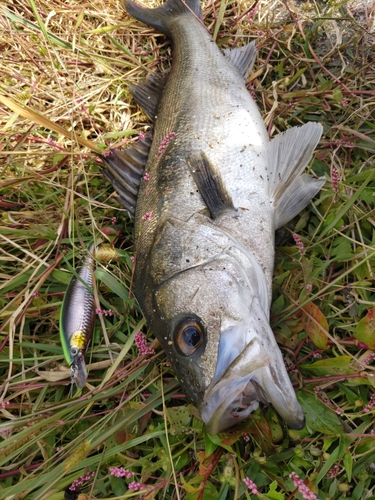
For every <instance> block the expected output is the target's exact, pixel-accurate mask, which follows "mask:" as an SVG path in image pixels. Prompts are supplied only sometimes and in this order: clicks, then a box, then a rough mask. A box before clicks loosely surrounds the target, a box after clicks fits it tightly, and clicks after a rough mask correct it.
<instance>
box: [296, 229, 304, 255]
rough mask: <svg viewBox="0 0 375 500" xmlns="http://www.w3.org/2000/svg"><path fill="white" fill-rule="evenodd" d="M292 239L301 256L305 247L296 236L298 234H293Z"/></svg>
mask: <svg viewBox="0 0 375 500" xmlns="http://www.w3.org/2000/svg"><path fill="white" fill-rule="evenodd" d="M293 239H294V241H295V243H296V245H297V248H298V250H299V252H300V254H303V250H304V248H305V246H304V244H303V243H302V240H301V238H300V237H299V236H298V234H296V233H293Z"/></svg>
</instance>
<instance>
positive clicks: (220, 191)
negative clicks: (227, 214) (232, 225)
mask: <svg viewBox="0 0 375 500" xmlns="http://www.w3.org/2000/svg"><path fill="white" fill-rule="evenodd" d="M187 161H188V165H189V168H190V172H191V174H192V176H193V179H194V181H195V183H196V185H197V187H198V190H199V193H200V194H201V196H202V198H203V201H204V202H205V204H206V205H207V208H208V210H209V211H210V214H211V218H212V219H216V218H217V217H218V216H219V215H220V214H221V213H222V212H223V211H224V210H227V209H232V210H234V206H233V202H232V199H231V197H230V195H229V194H228V192H227V191H226V189H225V187H224V184H223V182H222V179H221V177H220V175H219V173H218V172H217V170H216V169H215V167H214V166H213V165H212V164H211V163H210V161H209V160H208V158H207V156H206V155H205V154H204V153H203V152H202V153H196V154H195V155H192V156H190V157H189V158H188V159H187Z"/></svg>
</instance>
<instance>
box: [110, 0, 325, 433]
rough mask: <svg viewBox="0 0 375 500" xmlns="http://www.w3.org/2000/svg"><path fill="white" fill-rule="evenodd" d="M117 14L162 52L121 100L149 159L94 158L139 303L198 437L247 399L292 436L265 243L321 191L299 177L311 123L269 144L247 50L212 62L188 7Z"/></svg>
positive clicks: (295, 423) (203, 32)
mask: <svg viewBox="0 0 375 500" xmlns="http://www.w3.org/2000/svg"><path fill="white" fill-rule="evenodd" d="M124 3H125V8H126V10H127V12H128V13H129V14H130V15H132V16H134V17H135V18H136V19H138V20H140V21H142V22H143V23H145V24H148V25H150V26H152V27H154V28H155V29H157V30H158V31H160V32H162V33H164V34H165V35H167V36H168V37H169V38H170V39H171V40H172V47H173V50H172V68H171V71H170V73H169V74H164V75H159V76H157V75H156V76H153V77H151V78H150V79H149V80H147V81H146V82H145V83H143V84H141V85H139V86H137V87H134V88H133V89H132V91H133V95H134V98H135V100H136V101H137V103H138V104H140V105H141V106H142V107H143V109H144V110H145V112H146V113H147V115H148V116H149V117H150V119H151V120H152V121H153V132H152V134H153V139H152V144H151V147H150V149H149V151H148V150H147V144H146V143H147V141H148V143H149V142H150V139H149V138H147V140H146V139H143V140H141V141H140V142H139V144H138V145H137V146H136V147H133V148H131V149H128V150H125V151H113V152H111V153H110V154H109V155H107V156H106V157H105V158H103V160H104V162H105V163H106V165H107V168H106V169H105V170H104V173H105V175H106V176H107V177H108V178H109V179H110V180H111V182H112V183H113V185H114V186H115V188H116V189H117V191H118V193H119V195H120V200H121V201H122V202H123V203H124V205H125V206H126V207H127V208H128V210H129V212H130V214H134V212H135V238H136V241H135V266H136V267H135V277H134V279H135V294H136V297H137V299H138V302H139V305H140V307H141V309H142V311H143V313H144V315H145V317H146V319H147V321H148V322H149V324H150V326H151V328H152V330H153V331H154V333H155V335H156V336H157V338H158V339H159V341H160V342H161V344H162V346H163V348H164V350H165V352H166V355H167V357H168V359H169V360H170V362H171V364H172V366H173V367H174V369H175V371H176V373H177V375H178V378H179V380H180V383H181V385H182V387H183V389H184V391H185V392H186V394H187V396H188V398H189V399H190V400H191V401H192V402H193V403H194V404H195V405H196V406H197V407H198V409H199V411H200V415H201V417H202V419H203V421H204V422H205V424H206V428H207V431H208V432H209V433H212V434H214V433H217V432H220V431H222V430H224V429H227V428H229V427H231V426H232V425H234V424H237V423H238V422H240V421H242V420H244V419H246V418H248V416H249V414H250V413H251V412H252V411H253V410H255V409H256V408H257V407H258V405H259V402H260V401H261V402H264V403H266V404H268V403H269V402H270V403H272V404H273V406H274V407H275V409H276V410H277V411H278V413H279V414H280V416H281V417H282V418H283V419H284V420H285V421H286V423H287V424H288V425H289V426H290V427H292V428H295V429H300V428H302V427H303V426H304V414H303V412H302V409H301V407H300V405H299V404H298V402H297V399H296V396H295V392H294V389H293V387H292V384H291V382H290V379H289V377H288V374H287V372H286V369H285V366H284V362H283V358H282V355H281V352H280V349H279V347H278V345H277V343H276V341H275V337H274V335H273V332H272V330H271V327H270V324H269V311H270V302H271V283H272V273H273V266H274V233H275V229H277V228H279V227H281V226H282V225H284V224H285V223H287V222H288V221H290V220H291V219H292V218H293V217H294V216H295V215H297V214H298V213H299V212H300V211H301V210H302V209H303V208H304V207H305V206H306V205H307V204H308V203H309V201H310V200H311V199H312V197H313V196H314V195H315V194H316V193H317V192H318V191H319V190H320V188H321V187H322V185H323V184H324V179H315V178H314V177H313V176H311V175H307V174H303V171H304V170H305V168H306V166H307V165H308V163H309V161H310V159H311V157H312V154H313V151H314V149H315V147H316V145H317V144H318V142H319V139H320V136H321V133H322V126H321V125H320V124H318V123H307V124H305V125H303V126H302V127H295V128H292V129H290V130H287V131H286V132H284V133H282V134H280V135H278V136H276V137H275V138H274V139H272V140H271V141H270V140H269V138H268V135H267V131H266V128H265V125H264V123H263V120H262V117H261V115H260V113H259V111H258V108H257V106H256V104H255V102H254V101H253V99H252V98H251V96H250V94H249V93H248V91H247V89H246V87H245V83H244V82H245V79H246V78H247V76H248V75H249V72H250V70H251V67H252V65H253V62H254V59H255V56H256V50H255V45H254V43H250V44H249V45H246V46H245V47H241V48H236V49H233V50H225V51H224V52H221V51H220V50H219V49H218V47H217V46H216V44H215V43H214V42H213V41H212V39H211V37H210V35H209V33H208V32H207V29H206V27H205V26H204V24H203V23H202V22H201V19H202V13H201V9H200V5H199V1H198V0H185V2H182V1H181V0H168V1H167V2H166V3H165V4H163V5H162V6H160V7H158V8H156V9H147V8H143V7H141V6H139V5H137V4H135V3H133V2H132V1H131V0H125V2H124ZM146 150H147V151H148V155H147V156H148V159H147V162H146V166H145V172H146V173H145V174H144V177H143V178H142V179H141V177H142V175H143V164H142V157H144V156H145V151H146ZM142 155H143V156H142ZM137 176H138V178H137ZM134 179H135V180H134ZM138 185H139V186H138ZM138 189H139V193H138ZM137 193H138V198H137V201H136V202H135V200H136V196H137Z"/></svg>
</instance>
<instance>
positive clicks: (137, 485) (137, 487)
mask: <svg viewBox="0 0 375 500" xmlns="http://www.w3.org/2000/svg"><path fill="white" fill-rule="evenodd" d="M146 486H147V485H146V484H142V483H136V482H135V481H132V482H131V483H130V484H129V486H128V488H129V490H132V491H139V490H143V488H146Z"/></svg>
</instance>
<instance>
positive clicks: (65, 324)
mask: <svg viewBox="0 0 375 500" xmlns="http://www.w3.org/2000/svg"><path fill="white" fill-rule="evenodd" d="M94 251H95V245H94V243H91V245H90V246H89V248H88V255H87V256H86V257H84V258H83V259H82V261H81V262H80V264H79V266H78V267H77V269H76V272H77V275H78V276H79V278H78V277H77V276H73V277H72V279H71V281H70V283H69V286H68V289H67V291H66V293H65V297H64V300H63V304H62V308H61V313H60V339H61V343H62V346H63V350H64V356H65V359H66V361H67V363H68V364H69V366H70V376H71V380H72V384H73V383H75V384H76V386H77V387H78V389H81V388H82V387H83V386H84V385H85V382H86V379H87V370H86V364H85V358H84V356H85V351H86V349H87V346H88V343H89V341H90V339H91V334H92V331H93V328H94V323H95V304H94V296H93V293H92V289H93V286H94V267H95V263H94V258H93V255H94Z"/></svg>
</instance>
